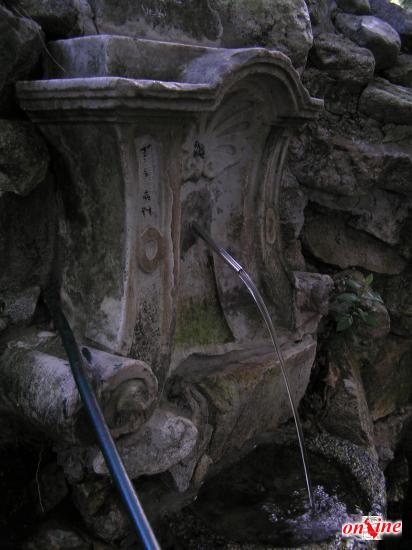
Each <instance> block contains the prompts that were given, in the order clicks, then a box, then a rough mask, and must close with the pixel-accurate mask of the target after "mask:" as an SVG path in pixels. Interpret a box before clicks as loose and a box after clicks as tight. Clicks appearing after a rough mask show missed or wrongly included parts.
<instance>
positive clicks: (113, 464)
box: [43, 287, 160, 550]
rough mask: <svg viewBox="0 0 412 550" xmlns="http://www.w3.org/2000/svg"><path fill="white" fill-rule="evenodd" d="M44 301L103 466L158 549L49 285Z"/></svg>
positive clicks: (142, 533)
mask: <svg viewBox="0 0 412 550" xmlns="http://www.w3.org/2000/svg"><path fill="white" fill-rule="evenodd" d="M43 296H44V301H45V303H46V305H47V307H48V309H49V311H50V315H51V317H52V319H53V322H54V325H55V328H56V329H57V331H58V332H59V334H60V337H61V339H62V342H63V347H64V349H65V351H66V353H67V357H68V359H69V363H70V367H71V370H72V373H73V378H74V379H75V381H76V384H77V388H78V390H79V393H80V396H81V399H82V401H83V404H84V408H85V409H86V412H87V415H88V417H89V419H90V422H91V424H92V426H93V429H94V431H95V434H96V436H97V440H98V443H99V447H100V449H101V451H102V453H103V456H104V458H105V461H106V464H107V467H108V469H109V472H110V474H111V476H112V478H113V479H114V481H115V484H116V486H117V489H118V491H119V493H120V496H121V498H122V500H123V503H124V505H125V506H126V509H127V512H128V514H129V516H130V519H131V521H132V523H133V526H134V528H135V530H136V532H137V534H138V536H139V538H140V540H141V541H142V543H143V546H144V548H145V549H147V550H160V546H159V543H158V542H157V540H156V537H155V535H154V533H153V531H152V528H151V526H150V523H149V521H148V519H147V517H146V515H145V513H144V510H143V508H142V505H141V504H140V501H139V498H138V496H137V494H136V492H135V490H134V487H133V484H132V482H131V481H130V478H129V476H128V475H127V472H126V469H125V467H124V464H123V462H122V459H121V458H120V455H119V452H118V450H117V448H116V445H115V443H114V441H113V438H112V436H111V433H110V430H109V428H108V426H107V424H106V421H105V419H104V416H103V413H102V410H101V408H100V405H99V403H98V401H97V398H96V395H95V393H94V391H93V388H92V387H91V385H90V382H89V380H88V378H87V376H86V373H85V370H84V366H83V358H82V355H81V353H80V350H79V347H78V345H77V342H76V339H75V337H74V334H73V331H72V330H71V328H70V325H69V323H68V321H67V319H66V317H65V315H64V313H63V310H62V308H61V305H60V299H59V294H58V292H57V291H56V290H55V289H54V288H53V287H49V288H48V289H46V290H45V291H44V292H43Z"/></svg>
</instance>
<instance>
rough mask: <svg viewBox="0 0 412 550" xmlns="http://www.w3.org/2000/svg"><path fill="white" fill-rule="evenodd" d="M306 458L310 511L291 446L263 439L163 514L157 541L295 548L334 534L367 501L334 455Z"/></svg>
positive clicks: (208, 549) (205, 548) (206, 549)
mask: <svg viewBox="0 0 412 550" xmlns="http://www.w3.org/2000/svg"><path fill="white" fill-rule="evenodd" d="M309 464H310V470H311V474H312V482H313V487H314V501H315V508H314V512H311V511H310V509H309V504H308V497H307V492H306V488H305V481H304V478H303V473H302V471H301V463H300V455H299V452H298V450H297V448H296V449H295V448H290V447H286V446H285V447H280V446H275V445H265V446H262V447H259V448H257V449H256V450H255V451H253V452H252V453H251V454H250V455H248V457H247V458H245V459H244V460H242V461H241V462H239V463H238V464H236V465H233V466H232V468H231V469H228V470H225V471H222V472H221V473H219V474H218V475H217V476H216V477H214V478H213V479H212V480H210V481H209V482H207V483H206V484H205V485H204V486H203V487H202V489H201V490H200V492H199V495H198V498H197V500H196V501H195V502H194V503H193V504H191V505H190V506H188V507H187V508H185V509H183V511H182V512H181V513H180V514H179V515H176V516H173V517H171V518H169V523H168V526H167V529H166V532H167V535H166V537H165V540H164V541H162V542H163V548H165V549H166V548H167V549H170V550H171V549H177V548H179V549H182V550H183V549H193V550H195V549H196V550H198V549H199V550H200V549H202V550H212V549H215V548H225V549H227V550H229V549H232V548H239V549H240V548H242V549H246V548H250V546H249V545H250V544H253V545H254V546H253V548H255V547H256V548H269V547H270V548H274V547H300V546H301V545H303V544H306V543H310V544H313V543H320V542H322V541H326V540H331V539H334V538H335V537H336V534H337V533H338V532H340V530H341V526H342V523H343V522H345V521H349V517H350V516H351V515H353V514H356V515H358V514H362V510H367V508H368V506H367V503H366V501H365V498H364V497H363V495H361V494H360V492H359V487H358V486H357V485H356V484H355V482H354V481H353V479H351V478H349V477H348V476H346V475H345V474H344V473H343V472H342V471H339V470H338V468H337V467H336V466H335V465H334V464H332V462H330V461H328V460H327V459H325V458H324V457H321V456H319V455H316V454H314V453H309ZM255 545H257V546H255Z"/></svg>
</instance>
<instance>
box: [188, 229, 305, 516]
mask: <svg viewBox="0 0 412 550" xmlns="http://www.w3.org/2000/svg"><path fill="white" fill-rule="evenodd" d="M192 229H193V230H194V231H195V233H197V234H198V235H199V236H200V237H201V238H202V239H203V240H204V241H205V242H206V243H207V244H208V245H209V246H210V248H212V250H213V251H214V252H216V254H217V255H218V256H219V257H220V258H222V260H224V261H225V262H226V263H227V264H228V265H229V267H230V268H231V269H233V271H235V272H236V273H237V275H238V277H239V279H240V280H241V281H242V283H243V284H244V285H245V286H246V288H247V289H248V291H249V292H250V294H251V295H252V297H253V299H254V301H255V303H256V305H257V306H258V308H259V311H260V313H261V314H262V317H263V319H264V320H265V323H266V326H267V328H268V330H269V333H270V336H271V339H272V343H273V347H274V348H275V352H276V355H277V357H278V359H279V363H280V368H281V371H282V375H283V379H284V381H285V386H286V391H287V394H288V398H289V402H290V407H291V409H292V413H293V418H294V421H295V426H296V432H297V436H298V441H299V449H300V454H301V458H302V464H303V471H304V474H305V481H306V487H307V491H308V497H309V504H310V507H311V509H312V510H313V505H314V500H313V490H312V483H311V480H310V474H309V469H308V460H307V454H306V447H305V441H304V438H303V432H302V425H301V422H300V418H299V414H298V411H297V408H296V404H295V401H294V399H293V395H292V392H291V390H290V384H289V379H288V375H287V372H286V367H285V361H284V359H283V355H282V352H281V350H280V347H279V344H278V338H277V336H276V331H275V327H274V326H273V323H272V320H271V318H270V315H269V311H268V309H267V307H266V304H265V302H264V300H263V298H262V295H261V294H260V292H259V290H258V289H257V287H256V285H255V283H254V282H253V281H252V279H251V278H250V275H249V274H248V273H247V272H246V271H245V270H244V269H243V267H242V266H241V265H240V264H239V263H238V262H237V261H236V260H235V259H234V258H233V257H232V256H231V255H230V254H229V253H228V252H227V251H226V250H225V249H223V248H221V247H220V246H219V245H218V244H217V243H215V241H214V240H213V239H212V237H211V236H210V235H208V234H207V233H205V231H203V229H202V228H201V227H199V225H198V224H197V223H196V222H193V223H192Z"/></svg>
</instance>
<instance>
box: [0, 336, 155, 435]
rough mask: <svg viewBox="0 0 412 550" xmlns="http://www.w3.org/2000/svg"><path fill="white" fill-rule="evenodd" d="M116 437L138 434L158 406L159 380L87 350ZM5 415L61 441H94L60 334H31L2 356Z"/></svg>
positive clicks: (137, 366) (129, 362) (130, 363)
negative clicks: (18, 419)
mask: <svg viewBox="0 0 412 550" xmlns="http://www.w3.org/2000/svg"><path fill="white" fill-rule="evenodd" d="M82 351H83V355H84V357H85V364H86V368H87V371H88V372H89V373H90V375H91V377H92V381H93V385H94V387H95V391H97V393H98V395H99V397H100V401H101V405H102V409H103V412H104V414H105V417H106V420H107V423H108V425H109V426H110V428H111V430H112V434H113V436H114V437H119V436H120V435H122V434H125V433H130V432H134V431H136V430H137V429H139V428H140V426H142V425H143V424H144V423H145V422H146V421H147V419H148V418H150V416H151V414H152V412H153V410H154V407H155V406H156V404H157V390H158V386H157V380H156V378H155V376H154V375H153V373H152V371H151V370H150V368H149V367H148V366H147V365H146V364H144V363H143V362H141V361H137V360H134V359H127V358H124V357H120V356H115V355H111V354H108V353H106V352H103V351H99V350H96V349H92V348H89V347H87V348H86V347H83V348H82ZM0 372H1V386H2V398H1V399H0V410H1V411H2V412H3V413H4V412H5V411H6V412H8V413H9V414H10V415H12V416H14V417H15V418H20V419H21V422H22V425H24V422H26V423H28V424H29V425H31V426H33V427H34V428H36V429H37V430H38V431H39V432H41V433H44V434H47V436H48V437H51V438H52V439H54V440H55V441H59V442H60V443H61V442H62V441H67V442H69V443H72V444H74V443H79V442H86V443H87V442H90V441H93V437H92V436H91V430H90V426H89V425H88V424H87V423H86V418H85V416H84V412H83V411H82V404H81V400H80V395H79V392H78V390H77V387H76V383H75V381H74V379H73V376H72V373H71V370H70V367H69V364H68V362H67V358H66V357H65V352H64V350H63V349H62V347H61V344H60V341H59V338H58V337H57V336H56V334H55V333H54V332H46V331H41V332H37V331H35V330H30V331H26V332H25V333H24V334H23V335H22V336H20V337H19V338H16V339H14V340H11V341H9V342H8V343H7V346H6V349H5V350H4V352H3V353H2V355H1V356H0Z"/></svg>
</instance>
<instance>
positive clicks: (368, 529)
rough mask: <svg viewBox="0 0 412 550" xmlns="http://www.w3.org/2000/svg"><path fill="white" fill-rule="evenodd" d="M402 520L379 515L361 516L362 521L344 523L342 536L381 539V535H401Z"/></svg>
mask: <svg viewBox="0 0 412 550" xmlns="http://www.w3.org/2000/svg"><path fill="white" fill-rule="evenodd" d="M401 534H402V521H389V520H383V519H382V518H381V517H380V516H363V517H362V521H359V522H353V523H344V524H343V525H342V535H343V536H344V537H359V538H361V539H364V540H381V539H382V537H383V535H401Z"/></svg>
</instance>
